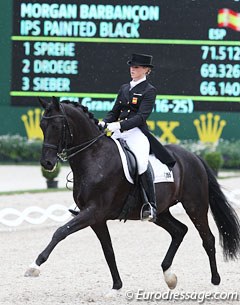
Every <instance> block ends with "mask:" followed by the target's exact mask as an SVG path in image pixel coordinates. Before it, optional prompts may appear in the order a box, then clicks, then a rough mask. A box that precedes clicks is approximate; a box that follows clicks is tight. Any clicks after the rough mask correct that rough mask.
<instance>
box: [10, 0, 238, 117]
mask: <svg viewBox="0 0 240 305" xmlns="http://www.w3.org/2000/svg"><path fill="white" fill-rule="evenodd" d="M12 20H13V34H12V78H11V92H10V95H11V104H12V105H13V106H35V105H36V97H37V96H40V97H51V96H52V95H55V96H57V97H60V98H61V99H66V98H67V99H71V100H74V101H81V102H82V103H83V104H85V105H87V106H89V108H90V110H93V111H107V110H110V109H111V107H112V104H113V101H114V98H115V96H116V94H117V91H118V89H119V87H120V85H121V84H123V83H125V82H128V81H130V76H129V69H128V66H127V64H126V62H127V60H128V59H129V57H130V56H131V53H145V54H152V55H153V62H154V69H153V71H152V74H151V75H150V81H151V82H152V83H153V84H154V86H155V87H156V88H157V93H158V95H157V100H156V106H155V111H156V112H159V113H182V114H189V113H193V112H194V111H225V112H238V111H239V110H240V107H239V102H240V82H239V78H240V1H239V0H226V1H217V0H215V1H213V0H212V1H209V0H195V1H194V0H181V1H177V0H176V1H173V0H155V1H147V0H137V1H135V0H132V1H120V0H114V1H113V0H108V1H105V0H102V1H86V0H85V1H81V0H67V1H66V0H53V1H50V0H38V1H36V0H32V1H31V0H29V1H26V0H25V1H24V0H14V1H13V19H12Z"/></svg>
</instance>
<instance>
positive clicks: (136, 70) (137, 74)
mask: <svg viewBox="0 0 240 305" xmlns="http://www.w3.org/2000/svg"><path fill="white" fill-rule="evenodd" d="M148 70H149V68H148V67H142V66H131V67H130V75H131V78H132V79H133V80H135V81H138V80H139V79H141V78H143V77H144V76H145V75H146V74H147V72H148Z"/></svg>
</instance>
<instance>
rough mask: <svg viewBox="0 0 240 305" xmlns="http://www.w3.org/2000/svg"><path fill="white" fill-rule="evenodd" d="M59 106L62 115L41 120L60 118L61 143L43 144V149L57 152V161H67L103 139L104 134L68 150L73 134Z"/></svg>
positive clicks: (45, 117) (61, 107)
mask: <svg viewBox="0 0 240 305" xmlns="http://www.w3.org/2000/svg"><path fill="white" fill-rule="evenodd" d="M59 105H60V109H61V111H62V114H56V115H51V116H45V115H43V116H42V119H44V120H51V119H56V118H60V119H62V120H63V132H62V139H61V142H60V143H59V144H58V145H55V144H50V143H45V142H44V143H43V147H46V148H50V149H54V150H56V151H57V156H58V158H59V159H61V160H62V161H68V160H69V159H71V158H72V157H74V156H75V155H77V154H78V153H80V152H82V151H84V150H85V149H87V148H89V147H90V146H91V145H93V144H94V143H95V142H96V141H97V140H99V139H100V138H101V137H103V136H104V135H105V134H104V133H101V134H100V135H98V136H97V137H95V138H93V139H91V140H89V141H86V142H84V143H82V144H80V145H77V146H73V147H70V148H68V146H69V145H71V143H72V142H73V134H72V132H71V128H70V125H69V122H68V119H67V115H66V112H65V109H64V107H63V105H62V104H59ZM67 133H68V134H69V135H70V141H69V139H68V136H67ZM75 150H76V151H75Z"/></svg>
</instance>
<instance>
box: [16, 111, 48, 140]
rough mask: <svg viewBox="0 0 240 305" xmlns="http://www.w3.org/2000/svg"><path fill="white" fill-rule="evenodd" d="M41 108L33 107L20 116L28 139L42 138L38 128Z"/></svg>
mask: <svg viewBox="0 0 240 305" xmlns="http://www.w3.org/2000/svg"><path fill="white" fill-rule="evenodd" d="M41 112H42V110H41V109H40V108H35V110H34V111H33V110H29V111H28V112H27V115H26V114H23V115H22V116H21V119H22V121H23V123H24V126H25V129H26V133H27V137H28V139H29V140H30V139H40V140H42V139H43V133H42V130H41V128H40V116H41Z"/></svg>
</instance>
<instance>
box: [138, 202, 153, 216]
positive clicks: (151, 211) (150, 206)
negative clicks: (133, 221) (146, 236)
mask: <svg viewBox="0 0 240 305" xmlns="http://www.w3.org/2000/svg"><path fill="white" fill-rule="evenodd" d="M146 206H148V207H149V209H147V211H149V210H150V214H149V215H148V216H147V217H144V216H143V213H144V212H145V211H144V208H145V207H146ZM154 218H155V216H154V208H153V206H152V205H151V204H150V203H149V202H146V203H144V204H143V205H142V208H141V211H140V220H141V221H153V220H154Z"/></svg>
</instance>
